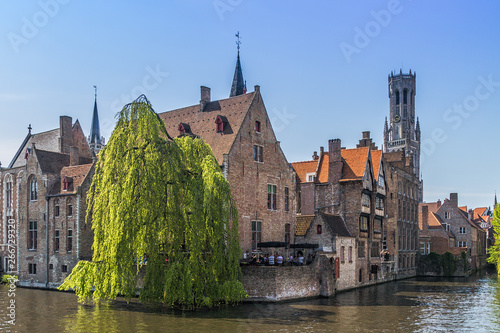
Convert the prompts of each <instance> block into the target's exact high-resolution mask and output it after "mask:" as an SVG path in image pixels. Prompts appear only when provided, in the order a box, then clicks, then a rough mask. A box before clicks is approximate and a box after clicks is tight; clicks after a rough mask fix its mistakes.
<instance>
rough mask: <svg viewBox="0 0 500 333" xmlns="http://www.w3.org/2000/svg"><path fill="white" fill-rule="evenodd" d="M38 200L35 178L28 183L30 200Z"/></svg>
mask: <svg viewBox="0 0 500 333" xmlns="http://www.w3.org/2000/svg"><path fill="white" fill-rule="evenodd" d="M37 199H38V183H37V182H36V178H33V179H31V182H30V200H31V201H36V200H37Z"/></svg>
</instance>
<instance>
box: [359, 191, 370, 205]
mask: <svg viewBox="0 0 500 333" xmlns="http://www.w3.org/2000/svg"><path fill="white" fill-rule="evenodd" d="M361 205H362V206H363V207H370V196H369V195H368V194H366V193H363V194H362V195H361Z"/></svg>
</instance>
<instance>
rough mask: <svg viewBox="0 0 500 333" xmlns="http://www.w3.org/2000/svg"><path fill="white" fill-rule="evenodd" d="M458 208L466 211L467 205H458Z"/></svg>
mask: <svg viewBox="0 0 500 333" xmlns="http://www.w3.org/2000/svg"><path fill="white" fill-rule="evenodd" d="M458 208H459V209H461V210H463V211H464V212H466V213H467V206H461V207H458Z"/></svg>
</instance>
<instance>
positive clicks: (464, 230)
mask: <svg viewBox="0 0 500 333" xmlns="http://www.w3.org/2000/svg"><path fill="white" fill-rule="evenodd" d="M458 233H459V234H466V233H467V229H466V228H465V227H460V228H459V229H458Z"/></svg>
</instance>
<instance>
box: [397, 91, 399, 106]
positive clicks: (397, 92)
mask: <svg viewBox="0 0 500 333" xmlns="http://www.w3.org/2000/svg"><path fill="white" fill-rule="evenodd" d="M396 105H399V90H396Z"/></svg>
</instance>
